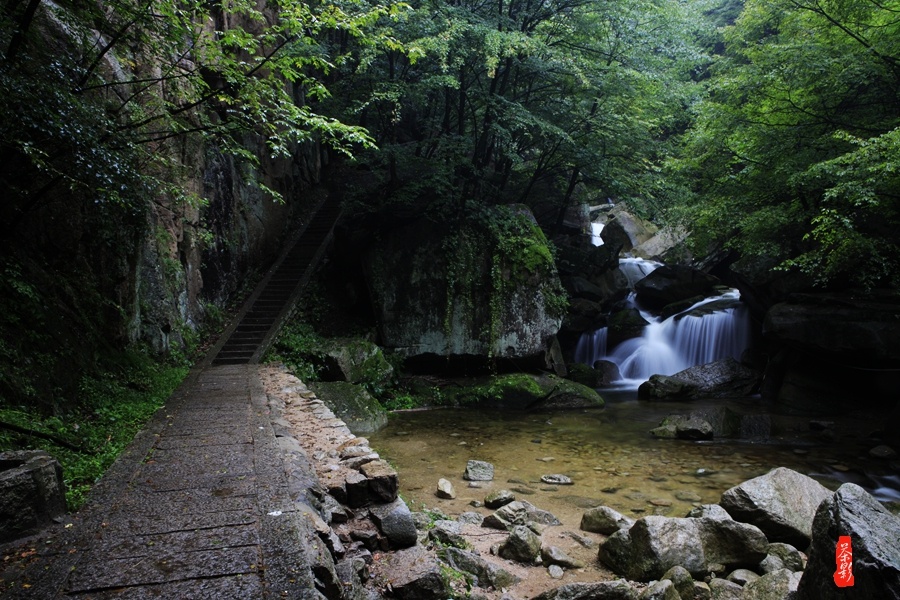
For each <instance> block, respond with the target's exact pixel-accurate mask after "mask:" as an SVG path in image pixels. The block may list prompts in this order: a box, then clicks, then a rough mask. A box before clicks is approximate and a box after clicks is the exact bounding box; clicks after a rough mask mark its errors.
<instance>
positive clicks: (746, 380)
mask: <svg viewBox="0 0 900 600" xmlns="http://www.w3.org/2000/svg"><path fill="white" fill-rule="evenodd" d="M759 382H760V374H759V373H758V372H757V371H754V370H753V369H750V368H747V367H745V366H743V365H742V364H740V363H739V362H737V361H736V360H734V359H733V358H722V359H720V360H717V361H714V362H711V363H707V364H705V365H698V366H696V367H690V368H688V369H685V370H683V371H679V372H678V373H675V374H674V375H671V376H667V375H652V376H651V377H650V379H649V380H647V381H645V382H644V383H642V384H641V385H640V387H639V388H638V398H640V399H642V400H679V399H686V398H728V397H738V396H747V395H749V394H751V393H752V392H753V391H754V390H756V389H757V388H758V387H759Z"/></svg>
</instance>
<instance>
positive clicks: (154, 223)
mask: <svg viewBox="0 0 900 600" xmlns="http://www.w3.org/2000/svg"><path fill="white" fill-rule="evenodd" d="M246 143H247V145H248V146H249V147H250V148H252V151H254V152H256V153H258V156H261V157H265V156H266V150H265V148H264V147H256V146H261V144H259V143H258V141H254V140H248V141H247V142H246ZM323 162H324V161H323V153H322V151H321V149H320V148H318V146H316V145H309V146H307V147H303V148H298V149H297V151H296V152H295V154H294V156H293V157H292V158H291V159H282V160H278V161H273V160H265V159H264V160H263V162H262V165H261V166H260V168H259V169H250V168H248V167H247V166H246V165H243V164H241V163H239V162H238V161H236V159H235V158H234V157H233V156H229V155H226V154H223V153H222V152H221V151H219V150H218V149H217V148H215V147H206V148H203V149H202V150H201V157H200V158H199V159H198V160H197V161H196V163H195V164H193V165H191V167H192V174H191V176H190V177H189V178H188V179H187V180H186V181H185V187H186V189H188V190H190V191H191V192H193V193H194V194H196V195H197V196H198V197H199V198H201V199H202V201H201V202H200V204H199V205H197V204H193V205H192V204H182V205H180V206H177V205H176V206H173V204H172V203H171V202H165V201H163V202H160V203H158V204H154V205H153V206H152V208H151V210H150V213H149V215H148V227H147V230H146V234H145V235H144V237H143V240H142V241H141V245H140V247H139V249H138V255H137V257H136V258H137V260H136V265H135V269H134V272H133V273H132V274H131V277H130V278H131V281H133V285H134V289H133V291H132V300H133V302H132V304H131V306H132V310H131V311H130V314H129V315H128V325H127V338H128V340H129V341H131V342H135V341H144V342H147V343H149V344H150V345H151V347H153V348H154V349H155V350H157V351H160V352H164V351H166V349H167V348H169V347H170V345H172V344H175V345H180V344H181V343H182V342H183V340H182V339H181V338H182V333H183V332H184V331H185V329H188V330H191V329H194V328H196V327H197V326H199V325H202V324H203V323H204V322H205V320H206V318H207V316H208V314H207V313H208V312H210V311H215V310H216V309H220V308H222V307H223V306H224V305H225V304H227V303H228V301H229V300H231V299H232V298H233V297H234V294H235V293H236V292H237V291H239V290H240V288H241V287H242V286H243V285H245V284H246V283H247V282H248V280H252V279H253V278H254V274H255V273H257V272H258V271H259V270H260V269H261V268H264V267H265V265H266V264H268V262H270V261H271V260H272V259H274V257H275V256H276V255H277V252H278V249H279V245H280V242H281V240H282V237H283V236H284V235H285V233H286V232H287V230H288V229H290V227H291V225H292V223H294V222H297V221H300V220H302V218H303V213H304V211H306V210H309V209H311V208H312V207H313V206H314V205H315V204H316V202H317V201H318V198H319V197H320V196H321V194H323V193H324V191H323V190H322V189H320V188H318V187H317V186H318V184H319V182H320V178H321V174H322V166H323ZM260 184H263V185H264V186H265V187H268V188H271V189H273V190H275V191H277V192H278V193H280V194H281V195H282V196H283V198H284V200H283V201H276V200H274V199H273V198H272V197H271V196H270V195H269V194H268V193H266V192H264V191H263V189H262V188H261V186H260Z"/></svg>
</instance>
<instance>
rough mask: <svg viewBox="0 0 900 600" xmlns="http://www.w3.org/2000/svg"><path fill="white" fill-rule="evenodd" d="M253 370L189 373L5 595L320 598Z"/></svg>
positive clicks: (307, 526)
mask: <svg viewBox="0 0 900 600" xmlns="http://www.w3.org/2000/svg"><path fill="white" fill-rule="evenodd" d="M257 368H258V367H257V365H229V366H213V367H207V368H205V369H199V370H197V371H195V372H194V373H192V374H191V375H190V376H189V378H188V379H187V380H186V381H185V382H184V383H183V384H182V386H181V387H180V388H179V389H178V390H177V391H176V392H175V394H173V396H172V397H171V398H170V399H169V401H168V402H167V404H166V406H165V407H164V408H163V409H161V410H160V411H159V412H158V413H157V414H156V416H155V417H154V419H153V420H152V421H151V422H150V424H149V425H148V427H147V428H146V429H145V430H144V431H143V432H141V433H140V434H139V435H138V437H137V438H136V439H135V441H134V442H133V443H132V445H131V446H130V447H129V449H128V450H127V451H126V453H125V454H124V455H123V456H122V457H120V459H119V460H118V461H117V462H116V464H115V465H114V466H113V467H112V468H111V469H110V471H109V472H108V473H107V475H106V476H104V478H103V479H102V480H101V482H99V483H98V484H97V486H96V488H95V490H94V492H93V493H92V496H91V499H90V501H89V503H88V504H87V505H86V506H85V507H84V508H83V509H82V510H81V511H79V513H77V514H75V515H70V516H69V517H68V518H67V520H66V521H65V522H64V523H61V524H60V525H59V527H57V528H52V529H51V530H48V531H47V532H45V533H44V534H42V537H41V538H40V539H38V540H36V542H32V543H33V544H36V545H34V548H35V549H36V553H35V555H34V556H33V557H32V558H31V559H30V561H29V564H28V566H27V568H26V569H25V570H24V571H22V572H21V573H19V574H18V577H17V579H16V580H14V581H12V582H7V585H8V586H9V587H6V588H4V589H3V595H2V598H41V599H50V598H79V599H85V600H87V599H98V600H105V599H111V598H117V599H119V598H125V599H136V598H167V599H168V598H177V599H188V598H192V599H194V598H195V599H206V598H209V599H216V600H220V599H222V600H229V599H237V598H241V599H243V598H282V597H290V598H318V597H321V596H319V595H318V593H317V592H316V590H315V581H314V577H313V575H312V568H313V567H314V566H315V557H314V556H310V555H308V553H309V552H311V550H309V549H308V548H306V547H304V546H305V544H304V543H303V542H304V541H305V540H309V539H312V538H314V537H315V533H314V531H313V530H312V528H313V525H312V524H311V522H310V519H309V518H308V516H307V511H305V506H306V505H305V504H304V501H303V493H304V490H302V489H297V488H298V486H297V485H296V483H290V481H291V480H290V479H289V477H288V476H287V473H289V472H290V471H291V468H290V467H288V466H287V465H286V463H285V455H284V453H283V452H282V451H281V450H280V448H279V446H278V443H277V440H276V436H275V432H274V431H273V427H272V423H271V419H270V417H269V409H268V405H267V401H266V395H265V393H264V391H263V389H262V384H261V383H260V382H259V378H258V373H257Z"/></svg>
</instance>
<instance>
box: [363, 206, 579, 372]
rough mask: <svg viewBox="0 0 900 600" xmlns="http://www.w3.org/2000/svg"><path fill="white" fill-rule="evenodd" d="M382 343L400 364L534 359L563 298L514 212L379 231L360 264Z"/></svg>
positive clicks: (529, 220) (546, 254) (537, 243)
mask: <svg viewBox="0 0 900 600" xmlns="http://www.w3.org/2000/svg"><path fill="white" fill-rule="evenodd" d="M363 264H364V271H365V276H366V280H367V284H368V286H369V292H370V297H371V298H372V303H373V309H374V313H375V315H376V319H377V321H378V329H379V334H380V338H381V340H380V341H381V343H382V345H384V346H386V347H388V348H392V349H395V350H397V351H398V352H400V353H402V354H403V355H405V356H407V357H418V356H424V355H431V356H473V357H481V358H486V359H491V358H502V359H518V358H525V357H533V356H536V355H542V354H543V352H544V350H545V348H546V347H547V345H548V341H549V340H550V339H551V338H552V336H554V335H555V334H556V333H557V331H559V327H560V324H561V322H562V316H563V314H564V313H565V308H566V296H565V292H564V290H563V288H562V285H561V283H560V280H559V276H558V274H557V272H556V267H555V265H554V261H553V254H552V251H551V248H550V246H549V244H548V242H547V240H546V238H545V237H544V234H543V232H542V231H541V229H540V228H539V227H538V226H537V224H536V223H535V221H534V218H533V217H532V215H531V213H530V211H529V210H528V209H527V208H525V207H522V206H502V207H483V208H482V209H481V210H480V211H479V212H478V213H476V214H467V215H465V216H464V217H462V218H461V219H460V220H459V221H454V222H448V221H439V220H434V219H429V218H427V217H425V218H420V219H418V220H417V221H415V222H413V223H410V224H406V225H403V226H399V227H395V228H393V229H390V230H386V231H381V232H380V233H379V234H378V235H377V236H376V240H375V241H374V242H373V244H372V245H371V246H370V247H369V249H368V251H367V252H366V253H365V256H364V257H363Z"/></svg>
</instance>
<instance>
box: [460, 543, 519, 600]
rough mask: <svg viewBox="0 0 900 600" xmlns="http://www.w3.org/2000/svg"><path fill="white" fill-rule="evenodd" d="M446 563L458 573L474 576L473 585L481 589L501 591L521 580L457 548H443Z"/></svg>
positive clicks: (474, 554)
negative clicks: (489, 588)
mask: <svg viewBox="0 0 900 600" xmlns="http://www.w3.org/2000/svg"><path fill="white" fill-rule="evenodd" d="M444 551H445V552H446V555H447V562H448V563H450V566H451V567H453V568H455V569H458V570H460V571H465V572H466V573H469V574H470V575H474V576H475V585H477V586H478V587H482V588H488V587H493V588H495V589H498V590H499V589H502V588H507V587H512V586H514V585H515V584H517V583H519V581H521V579H519V578H518V577H516V576H515V575H513V574H512V573H510V572H509V571H507V570H506V569H504V568H502V567H498V566H497V565H495V564H493V563H490V562H488V561H486V560H485V559H483V558H481V557H480V556H479V555H478V554H476V553H474V552H469V551H467V550H461V549H459V548H453V547H450V548H445V550H444Z"/></svg>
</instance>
